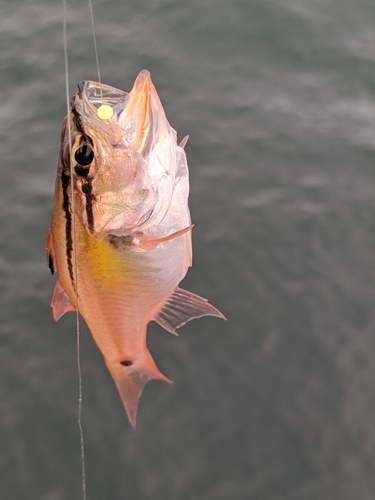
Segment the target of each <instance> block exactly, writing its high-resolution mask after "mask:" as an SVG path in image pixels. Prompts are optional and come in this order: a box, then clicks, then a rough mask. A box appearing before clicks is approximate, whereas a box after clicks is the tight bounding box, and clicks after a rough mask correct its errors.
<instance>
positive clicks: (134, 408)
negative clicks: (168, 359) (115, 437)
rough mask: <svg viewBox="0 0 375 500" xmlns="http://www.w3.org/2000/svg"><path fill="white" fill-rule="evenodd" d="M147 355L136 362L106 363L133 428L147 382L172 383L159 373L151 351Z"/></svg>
mask: <svg viewBox="0 0 375 500" xmlns="http://www.w3.org/2000/svg"><path fill="white" fill-rule="evenodd" d="M146 353H147V354H144V355H143V356H142V358H139V359H135V360H127V359H126V360H123V361H121V362H120V363H113V362H108V361H106V365H107V368H108V370H109V372H110V374H111V375H112V378H113V380H114V382H115V384H116V387H117V390H118V392H119V394H120V397H121V399H122V402H123V405H124V408H125V411H126V414H127V416H128V419H129V422H130V423H131V425H132V426H133V427H135V425H136V420H137V412H138V404H139V399H140V397H141V395H142V392H143V389H144V387H145V385H146V384H147V382H149V381H150V380H164V382H167V383H169V384H171V383H172V382H171V381H170V380H169V379H168V378H167V377H165V376H164V375H163V374H162V373H161V372H160V371H159V369H158V367H157V366H156V365H155V362H154V360H153V359H152V356H151V354H150V353H149V351H146Z"/></svg>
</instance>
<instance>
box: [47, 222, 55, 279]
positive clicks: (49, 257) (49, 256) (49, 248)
mask: <svg viewBox="0 0 375 500" xmlns="http://www.w3.org/2000/svg"><path fill="white" fill-rule="evenodd" d="M46 252H47V261H48V267H49V269H50V271H51V273H52V274H55V271H57V269H56V267H55V258H54V257H55V256H54V253H55V248H54V243H53V232H52V229H51V228H49V231H48V235H47V241H46Z"/></svg>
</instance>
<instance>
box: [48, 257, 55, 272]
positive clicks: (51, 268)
mask: <svg viewBox="0 0 375 500" xmlns="http://www.w3.org/2000/svg"><path fill="white" fill-rule="evenodd" d="M48 268H49V270H50V271H51V274H55V266H54V264H53V255H52V254H51V253H49V254H48Z"/></svg>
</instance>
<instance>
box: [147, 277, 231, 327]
mask: <svg viewBox="0 0 375 500" xmlns="http://www.w3.org/2000/svg"><path fill="white" fill-rule="evenodd" d="M202 316H216V317H218V318H222V319H226V318H225V316H224V315H223V314H221V312H220V311H219V310H218V309H216V307H214V306H213V305H211V304H210V303H209V302H208V301H207V299H204V298H203V297H200V296H199V295H195V294H194V293H191V292H188V291H187V290H182V289H181V288H178V287H177V288H176V290H175V291H174V292H173V293H172V295H170V297H168V299H167V301H166V302H165V304H164V305H163V307H162V308H161V309H160V311H159V312H158V314H157V315H156V316H155V317H154V318H153V319H154V321H156V322H157V323H158V324H159V325H160V326H162V327H163V328H165V329H166V330H167V331H168V332H170V333H173V335H177V333H176V328H180V326H183V325H184V324H185V323H187V322H188V321H190V320H192V319H195V318H201V317H202Z"/></svg>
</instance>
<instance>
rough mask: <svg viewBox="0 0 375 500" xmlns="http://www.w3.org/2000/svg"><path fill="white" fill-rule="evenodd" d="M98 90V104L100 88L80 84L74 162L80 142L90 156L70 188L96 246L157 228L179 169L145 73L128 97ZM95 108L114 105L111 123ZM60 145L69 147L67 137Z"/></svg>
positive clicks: (167, 127) (173, 134)
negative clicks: (87, 147) (84, 170)
mask: <svg viewBox="0 0 375 500" xmlns="http://www.w3.org/2000/svg"><path fill="white" fill-rule="evenodd" d="M103 87H104V90H105V92H104V93H103V100H102V101H101V100H100V98H99V90H100V87H99V84H96V83H95V82H89V81H88V82H84V83H82V84H80V87H79V92H78V93H77V95H76V96H75V98H74V99H73V101H72V116H71V119H72V126H73V127H72V128H73V129H74V131H75V132H74V134H73V135H74V137H73V138H72V142H73V159H74V152H75V151H77V149H78V148H79V147H80V142H82V140H85V141H86V142H87V140H89V141H90V145H91V146H92V149H93V152H94V160H93V162H92V164H91V166H90V168H89V170H88V173H87V174H86V175H85V176H84V177H82V178H79V176H78V178H75V179H74V182H75V197H76V204H77V212H78V213H79V216H80V219H81V223H82V225H84V227H85V229H86V231H87V232H88V233H89V234H90V235H91V236H93V237H94V238H96V239H98V240H101V239H102V238H104V236H105V235H107V234H113V235H116V236H126V235H129V234H131V233H132V232H134V231H145V230H147V229H149V228H152V227H154V226H157V225H158V224H160V222H161V221H162V220H163V219H164V217H165V215H166V213H167V212H168V209H169V206H170V203H171V199H172V195H173V190H174V187H175V182H176V171H177V169H178V166H177V154H178V153H177V148H178V147H177V134H176V132H175V130H174V129H173V128H172V127H171V126H170V124H169V122H168V120H167V118H166V115H165V112H164V109H163V106H162V104H161V102H160V99H159V96H158V94H157V92H156V89H155V87H154V85H153V83H152V81H151V77H150V73H149V72H148V71H147V70H143V71H141V72H140V74H139V75H138V77H137V79H136V80H135V83H134V86H133V89H132V90H131V92H130V93H129V94H127V93H125V92H121V91H118V95H117V96H116V99H115V98H114V97H113V96H114V94H115V91H116V89H113V88H112V87H107V86H103ZM106 95H109V97H108V98H106ZM106 99H107V100H106ZM100 102H103V103H105V104H106V103H107V102H108V103H109V104H110V105H111V104H112V105H113V110H114V113H113V116H112V117H111V119H106V120H102V119H100V118H99V117H98V115H97V108H98V105H99V103H100ZM82 137H83V139H82ZM64 142H65V143H66V144H67V143H69V137H68V132H67V131H66V132H65V138H64Z"/></svg>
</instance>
